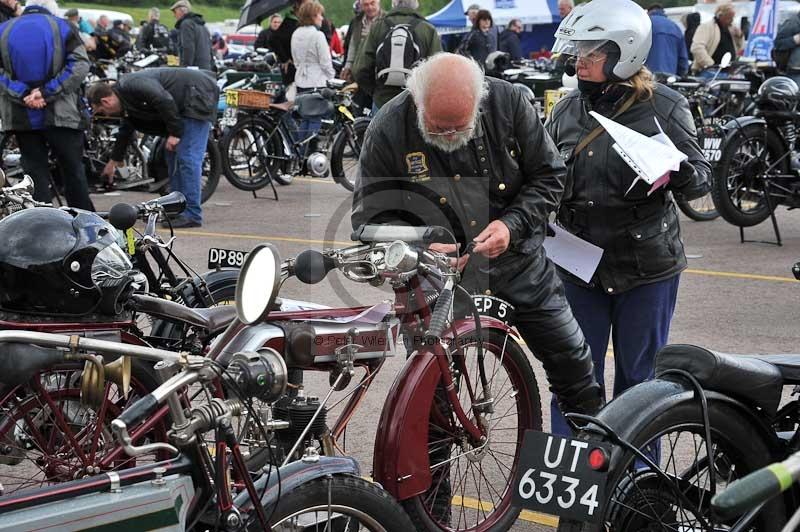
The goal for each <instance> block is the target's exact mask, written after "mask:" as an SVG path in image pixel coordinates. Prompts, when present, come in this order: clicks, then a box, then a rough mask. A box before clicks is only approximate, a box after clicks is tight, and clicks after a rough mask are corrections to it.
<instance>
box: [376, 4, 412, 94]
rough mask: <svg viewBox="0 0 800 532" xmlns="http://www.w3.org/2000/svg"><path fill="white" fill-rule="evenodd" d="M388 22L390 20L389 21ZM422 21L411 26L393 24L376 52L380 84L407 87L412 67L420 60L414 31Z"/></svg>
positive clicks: (377, 77)
mask: <svg viewBox="0 0 800 532" xmlns="http://www.w3.org/2000/svg"><path fill="white" fill-rule="evenodd" d="M387 22H389V21H388V19H387ZM420 22H421V20H414V21H412V22H411V23H409V24H392V23H391V22H389V31H387V32H386V35H385V36H384V37H383V41H382V42H381V44H380V45H378V48H377V49H376V50H375V71H376V72H377V75H376V76H375V77H376V79H377V81H378V83H382V84H383V85H388V86H390V87H405V86H406V78H408V76H409V74H411V67H413V66H414V63H416V62H417V61H419V59H420V51H419V46H418V45H417V43H416V42H415V41H414V29H415V28H416V27H417V25H418V24H419V23H420Z"/></svg>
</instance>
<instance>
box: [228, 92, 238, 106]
mask: <svg viewBox="0 0 800 532" xmlns="http://www.w3.org/2000/svg"><path fill="white" fill-rule="evenodd" d="M225 104H226V105H228V106H230V107H239V91H227V92H225Z"/></svg>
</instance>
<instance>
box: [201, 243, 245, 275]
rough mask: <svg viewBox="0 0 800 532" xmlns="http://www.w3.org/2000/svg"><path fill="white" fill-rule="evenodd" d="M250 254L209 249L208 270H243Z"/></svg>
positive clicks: (230, 250)
mask: <svg viewBox="0 0 800 532" xmlns="http://www.w3.org/2000/svg"><path fill="white" fill-rule="evenodd" d="M248 253H249V251H238V250H235V249H221V248H208V269H210V270H213V269H215V268H217V267H219V268H241V267H242V264H244V259H245V257H247V254H248Z"/></svg>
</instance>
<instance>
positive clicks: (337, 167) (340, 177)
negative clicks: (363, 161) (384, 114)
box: [331, 118, 370, 192]
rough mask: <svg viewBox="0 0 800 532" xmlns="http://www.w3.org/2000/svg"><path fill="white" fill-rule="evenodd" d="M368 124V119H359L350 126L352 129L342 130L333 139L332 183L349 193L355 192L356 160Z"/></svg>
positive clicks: (359, 153)
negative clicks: (334, 182) (337, 184)
mask: <svg viewBox="0 0 800 532" xmlns="http://www.w3.org/2000/svg"><path fill="white" fill-rule="evenodd" d="M369 123H370V120H369V118H359V119H357V120H356V121H355V122H354V123H353V124H352V125H351V127H352V129H348V128H342V129H341V130H340V131H339V132H338V133H337V134H336V138H334V139H333V147H332V148H331V175H332V176H333V180H334V181H336V182H337V183H339V184H340V185H342V186H343V187H344V188H346V189H347V190H349V191H350V192H353V190H355V186H356V170H357V169H358V159H359V157H361V147H362V146H363V145H364V139H365V138H366V134H367V128H368V127H369Z"/></svg>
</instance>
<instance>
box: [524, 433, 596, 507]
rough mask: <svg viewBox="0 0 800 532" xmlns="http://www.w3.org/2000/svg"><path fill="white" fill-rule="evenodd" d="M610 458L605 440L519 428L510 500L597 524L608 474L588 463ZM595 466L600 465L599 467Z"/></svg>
mask: <svg viewBox="0 0 800 532" xmlns="http://www.w3.org/2000/svg"><path fill="white" fill-rule="evenodd" d="M595 449H599V450H598V451H595ZM603 453H604V454H603ZM590 456H591V459H590ZM610 456H611V446H610V445H608V444H603V443H598V442H588V441H585V440H576V439H572V438H563V437H561V436H556V435H555V434H547V433H545V432H538V431H535V430H528V431H525V437H524V438H523V441H522V448H521V449H520V463H519V467H518V469H517V474H516V476H515V478H514V485H513V489H514V504H515V505H517V506H519V507H521V508H525V509H528V510H535V511H537V512H543V513H546V514H551V515H557V516H559V517H566V518H569V519H575V520H578V521H584V522H598V521H599V520H600V519H602V516H603V510H604V507H605V487H606V477H607V476H608V473H607V472H603V471H598V470H595V469H593V468H592V465H591V464H592V462H593V463H594V464H595V465H596V466H597V465H600V464H602V463H605V465H606V467H607V465H608V460H609V459H610ZM599 469H604V467H602V465H600V467H599Z"/></svg>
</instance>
